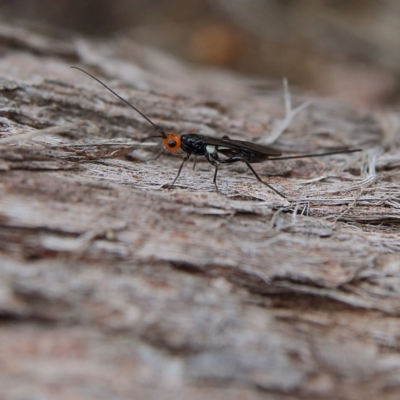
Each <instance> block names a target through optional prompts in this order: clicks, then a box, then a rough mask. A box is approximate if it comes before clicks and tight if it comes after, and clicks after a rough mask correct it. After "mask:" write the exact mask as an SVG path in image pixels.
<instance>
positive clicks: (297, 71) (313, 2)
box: [0, 0, 400, 106]
mask: <svg viewBox="0 0 400 400" xmlns="http://www.w3.org/2000/svg"><path fill="white" fill-rule="evenodd" d="M0 17H1V18H2V19H3V20H7V21H8V22H9V21H10V19H11V20H16V21H17V20H22V21H25V23H26V22H27V21H28V22H29V23H36V24H39V25H48V26H53V27H56V28H57V29H63V30H66V31H74V32H77V33H82V34H86V35H87V34H89V35H92V36H96V37H99V38H112V37H118V36H119V35H120V36H121V35H122V36H123V37H124V38H130V39H133V40H135V41H138V42H140V43H143V44H146V45H150V46H152V47H155V48H158V49H161V50H164V51H167V52H170V53H172V54H174V55H176V56H177V57H180V58H182V59H185V60H187V61H189V62H191V63H195V64H199V65H207V66H212V67H220V68H227V69H231V70H234V71H238V72H242V73H245V74H248V75H254V76H258V77H260V76H261V77H265V78H269V79H279V80H281V79H282V78H283V77H287V78H288V79H289V82H290V83H291V84H292V85H297V86H298V87H300V88H302V89H303V90H306V91H308V92H311V93H315V94H318V95H327V96H334V97H338V98H342V99H345V100H348V101H351V102H353V103H356V104H361V105H367V106H387V105H390V106H394V105H396V106H397V105H398V104H399V103H400V90H399V89H400V86H399V82H400V79H399V78H400V46H399V43H398V41H399V39H398V38H399V37H400V2H399V1H398V0H380V1H376V0H335V1H329V0H325V1H324V0H302V1H296V0H190V1H187V0H113V1H109V0H57V1H54V0H0Z"/></svg>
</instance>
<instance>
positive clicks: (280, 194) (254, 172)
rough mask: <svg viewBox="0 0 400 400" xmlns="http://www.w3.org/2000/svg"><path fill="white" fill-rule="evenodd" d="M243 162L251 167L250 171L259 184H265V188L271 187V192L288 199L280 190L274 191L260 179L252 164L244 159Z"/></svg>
mask: <svg viewBox="0 0 400 400" xmlns="http://www.w3.org/2000/svg"><path fill="white" fill-rule="evenodd" d="M242 161H243V162H244V163H246V165H247V166H248V167H249V169H250V171H251V172H252V173H253V174H254V176H255V177H256V178H257V180H258V181H259V182H261V183H263V184H264V185H265V186H268V187H269V188H270V189H271V190H273V191H274V192H275V193H277V194H279V196H281V197H283V198H284V199H286V197H285V196H284V195H283V194H282V193H281V192H279V191H278V190H276V189H274V188H273V187H272V186H271V185H268V183H267V182H264V181H263V180H262V179H261V178H260V175H258V174H257V172H256V171H254V168H253V167H252V166H251V164H250V163H249V162H248V161H247V160H244V159H243V158H242Z"/></svg>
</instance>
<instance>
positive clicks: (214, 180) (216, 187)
mask: <svg viewBox="0 0 400 400" xmlns="http://www.w3.org/2000/svg"><path fill="white" fill-rule="evenodd" d="M213 165H214V167H215V172H214V179H213V183H214V185H215V190H216V191H217V192H218V191H219V190H218V185H217V173H218V164H217V163H215V164H213Z"/></svg>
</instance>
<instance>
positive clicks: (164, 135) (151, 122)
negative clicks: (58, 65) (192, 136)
mask: <svg viewBox="0 0 400 400" xmlns="http://www.w3.org/2000/svg"><path fill="white" fill-rule="evenodd" d="M71 68H73V69H77V70H78V71H81V72H83V73H85V74H86V75H89V76H90V77H91V78H93V79H94V80H95V81H97V82H99V83H100V85H103V86H104V87H105V88H106V89H107V90H109V91H110V92H111V93H112V94H113V95H114V96H117V97H118V98H119V99H120V100H122V101H123V102H124V103H125V104H127V105H128V106H129V107H130V108H133V109H134V110H135V111H136V112H137V113H139V114H140V115H141V116H142V117H143V118H144V119H145V120H146V121H148V122H150V124H151V125H153V126H154V128H156V129H157V131H158V132H159V133H160V135H161V136H162V137H163V138H164V139H165V138H166V137H167V134H166V133H165V131H164V129H162V128H160V127H159V126H158V125H156V124H155V123H154V122H153V121H152V120H151V119H150V118H148V117H146V115H144V114H143V113H142V112H141V111H140V110H138V109H137V108H136V107H135V106H133V105H132V104H131V103H129V101H128V100H125V99H124V98H123V97H122V96H120V95H119V94H118V93H116V92H114V90H112V89H111V88H109V87H108V86H107V85H106V84H105V83H103V82H102V81H101V80H100V79H98V78H96V77H95V76H93V75H92V74H90V73H89V72H87V71H85V70H84V69H82V68H79V67H71Z"/></svg>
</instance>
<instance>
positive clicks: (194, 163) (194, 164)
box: [193, 156, 197, 171]
mask: <svg viewBox="0 0 400 400" xmlns="http://www.w3.org/2000/svg"><path fill="white" fill-rule="evenodd" d="M196 161H197V156H194V161H193V171H194V169H195V168H196Z"/></svg>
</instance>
